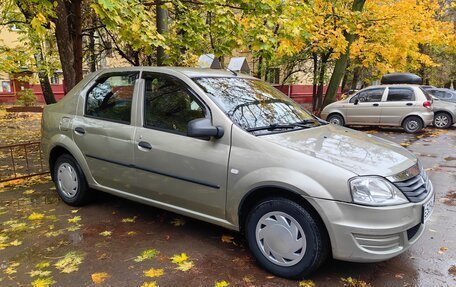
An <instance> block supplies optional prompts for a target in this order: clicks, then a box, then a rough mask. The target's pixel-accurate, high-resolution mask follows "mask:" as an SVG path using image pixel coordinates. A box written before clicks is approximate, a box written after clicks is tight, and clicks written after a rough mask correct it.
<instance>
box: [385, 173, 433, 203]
mask: <svg viewBox="0 0 456 287" xmlns="http://www.w3.org/2000/svg"><path fill="white" fill-rule="evenodd" d="M394 185H395V186H396V187H397V188H398V189H399V190H400V191H402V192H403V193H404V195H405V196H406V197H407V198H408V199H409V200H410V201H411V202H420V201H422V200H423V199H425V198H426V196H427V195H428V193H429V192H430V190H431V185H430V181H429V178H428V176H427V175H426V173H425V172H424V171H422V172H421V173H420V174H418V175H417V176H414V177H412V178H410V179H407V180H404V181H399V182H394Z"/></svg>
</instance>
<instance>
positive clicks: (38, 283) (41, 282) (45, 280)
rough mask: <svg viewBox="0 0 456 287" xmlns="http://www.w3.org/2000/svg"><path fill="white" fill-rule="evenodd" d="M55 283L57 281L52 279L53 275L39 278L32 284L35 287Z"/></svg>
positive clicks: (43, 286) (44, 286)
mask: <svg viewBox="0 0 456 287" xmlns="http://www.w3.org/2000/svg"><path fill="white" fill-rule="evenodd" d="M54 283H55V281H54V280H53V279H52V277H46V278H38V279H36V280H35V281H33V282H32V286H33V287H49V286H51V285H52V284H54Z"/></svg>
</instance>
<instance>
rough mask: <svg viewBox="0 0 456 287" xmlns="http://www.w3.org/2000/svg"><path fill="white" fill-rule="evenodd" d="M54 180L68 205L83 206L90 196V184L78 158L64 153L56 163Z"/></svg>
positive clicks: (58, 191)
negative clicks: (77, 160)
mask: <svg viewBox="0 0 456 287" xmlns="http://www.w3.org/2000/svg"><path fill="white" fill-rule="evenodd" d="M53 173H54V181H55V186H56V189H57V193H58V194H59V196H60V198H61V199H62V200H63V201H64V202H65V203H66V204H68V205H71V206H81V205H83V204H84V203H86V202H87V200H88V198H89V186H88V185H87V181H86V179H85V176H84V173H83V172H82V170H81V168H80V167H79V165H78V163H77V162H76V160H75V159H74V158H73V157H72V156H71V155H69V154H62V155H61V156H59V158H58V159H57V160H56V162H55V164H54V170H53Z"/></svg>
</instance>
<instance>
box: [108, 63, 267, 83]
mask: <svg viewBox="0 0 456 287" xmlns="http://www.w3.org/2000/svg"><path fill="white" fill-rule="evenodd" d="M101 71H102V72H103V73H105V72H107V73H109V72H125V71H150V72H158V73H160V72H163V73H167V72H171V71H173V72H178V73H181V74H184V75H185V76H187V77H189V78H198V77H239V78H249V79H255V80H258V79H257V78H254V77H252V76H249V75H246V74H243V73H238V72H231V71H228V70H223V69H209V68H189V67H165V66H163V67H153V66H138V67H119V68H108V69H103V70H101Z"/></svg>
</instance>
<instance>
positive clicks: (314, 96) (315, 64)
mask: <svg viewBox="0 0 456 287" xmlns="http://www.w3.org/2000/svg"><path fill="white" fill-rule="evenodd" d="M312 61H313V63H312V64H313V80H312V111H315V109H316V107H317V77H318V55H317V53H312Z"/></svg>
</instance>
